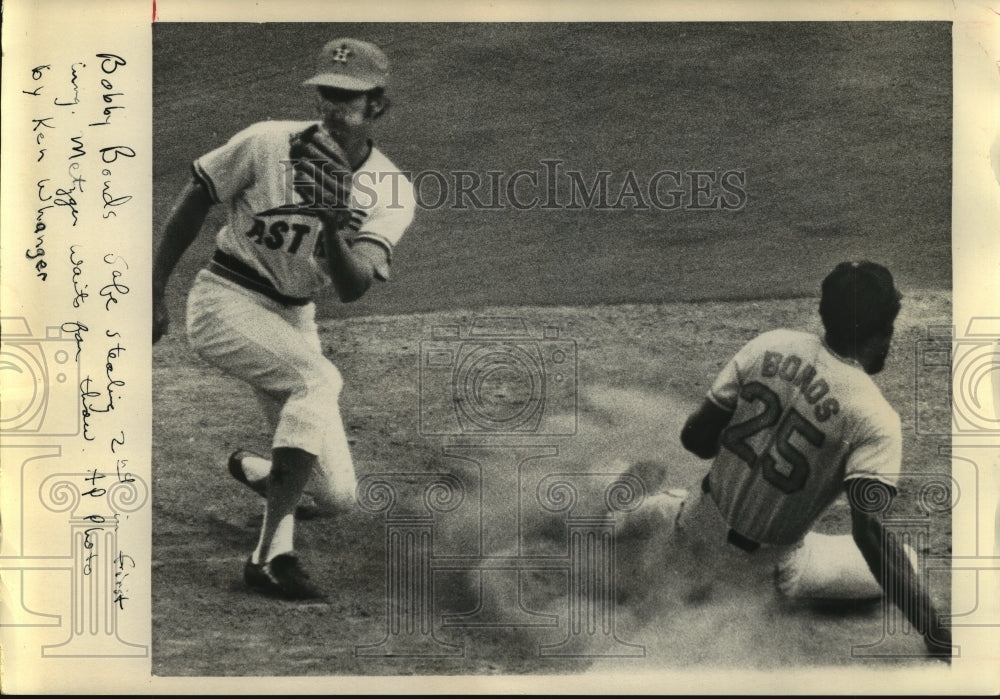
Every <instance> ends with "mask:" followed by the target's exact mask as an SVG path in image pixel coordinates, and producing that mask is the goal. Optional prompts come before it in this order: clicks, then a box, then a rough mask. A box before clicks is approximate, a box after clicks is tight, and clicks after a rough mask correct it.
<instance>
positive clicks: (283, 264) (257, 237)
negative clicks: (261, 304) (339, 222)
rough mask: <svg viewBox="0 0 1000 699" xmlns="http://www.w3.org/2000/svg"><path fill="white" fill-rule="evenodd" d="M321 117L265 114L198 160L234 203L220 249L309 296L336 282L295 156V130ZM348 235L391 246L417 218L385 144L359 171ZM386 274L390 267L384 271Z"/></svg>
mask: <svg viewBox="0 0 1000 699" xmlns="http://www.w3.org/2000/svg"><path fill="white" fill-rule="evenodd" d="M313 123H314V122H306V121H264V122H259V123H257V124H254V125H252V126H250V127H248V128H246V129H244V130H243V131H240V132H239V133H238V134H236V135H235V136H233V137H232V138H231V139H230V140H229V142H228V143H226V144H224V145H222V146H220V147H219V148H216V149H215V150H213V151H211V152H209V153H206V154H205V155H203V156H201V157H200V158H198V159H197V160H196V161H195V162H194V172H195V175H196V176H197V177H198V178H199V179H201V181H202V182H204V183H205V185H206V187H207V188H208V190H209V194H210V195H211V197H212V199H213V200H214V201H215V202H216V203H221V204H223V205H224V206H225V207H226V222H225V225H223V226H222V228H221V229H220V230H219V233H218V236H217V238H216V242H217V245H218V248H219V249H220V250H221V251H222V252H224V253H226V254H229V255H232V256H234V257H236V258H238V259H239V260H241V261H242V262H244V263H246V264H248V265H250V266H251V267H252V268H253V269H254V270H255V271H256V272H258V273H259V274H261V275H262V276H264V277H265V278H266V279H267V280H268V281H270V282H271V284H273V286H274V287H275V288H276V289H277V290H278V291H279V292H281V293H282V294H284V295H286V296H291V297H297V298H308V297H310V296H311V295H312V294H313V293H314V292H315V291H316V290H318V289H319V288H320V287H322V286H325V285H326V284H329V281H330V280H329V278H328V277H327V275H326V272H325V267H326V266H325V265H323V264H321V263H320V262H319V261H317V259H316V255H315V254H314V253H315V252H316V250H317V246H318V243H319V241H320V235H319V232H320V225H319V220H318V219H317V218H316V216H315V215H313V214H311V213H310V212H309V211H308V210H306V209H301V208H299V205H300V204H301V203H302V199H301V197H300V196H299V195H298V194H297V193H296V192H295V191H294V188H293V186H292V181H293V180H292V171H291V168H290V161H289V146H290V139H291V137H292V136H293V135H294V134H296V133H299V132H301V131H302V130H304V129H305V128H306V127H308V126H310V125H311V124H313ZM353 184H354V186H353V187H352V190H351V203H350V208H351V223H350V227H351V229H352V231H353V233H352V234H349V235H348V237H349V238H352V239H354V240H361V239H363V240H368V241H371V242H373V243H375V244H376V245H379V246H380V247H382V248H384V249H385V251H386V256H387V259H388V258H389V257H390V256H391V252H392V247H393V246H394V245H395V244H396V243H397V242H398V241H399V239H400V238H401V237H402V235H403V233H404V232H405V230H406V228H407V227H408V226H409V225H410V222H411V221H412V220H413V213H414V209H415V199H414V195H413V186H412V184H411V183H410V181H409V180H408V179H407V178H406V177H405V176H404V175H403V174H402V173H401V172H399V171H398V170H397V169H396V166H395V165H393V164H392V162H391V161H390V160H389V159H388V158H387V157H386V156H385V155H384V154H383V153H382V152H381V151H379V150H378V149H377V148H375V147H374V146H373V147H372V149H371V154H370V155H369V156H368V159H367V160H366V161H365V162H364V163H363V164H362V165H361V167H360V168H358V170H356V171H355V172H354V173H353ZM376 271H377V272H379V273H380V276H384V275H385V274H387V273H388V269H387V267H386V268H385V269H384V270H376Z"/></svg>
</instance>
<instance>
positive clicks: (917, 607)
mask: <svg viewBox="0 0 1000 699" xmlns="http://www.w3.org/2000/svg"><path fill="white" fill-rule="evenodd" d="M892 497H893V491H892V488H891V487H890V486H888V485H886V484H885V483H882V482H881V481H878V480H875V479H871V478H855V479H851V481H850V482H849V484H848V500H849V502H850V504H851V520H852V532H851V533H852V534H853V536H854V542H855V543H856V544H857V545H858V549H860V551H861V554H862V555H863V556H864V558H865V561H866V562H867V563H868V567H869V568H870V569H871V571H872V574H873V575H874V576H875V579H876V580H878V581H880V582H881V584H882V589H883V591H884V593H885V596H886V599H887V600H888V601H889V602H890V603H892V604H895V605H896V606H897V607H899V609H900V610H902V612H903V613H904V614H905V615H906V618H907V620H908V621H909V622H910V624H911V625H912V626H913V628H915V629H916V630H917V631H918V632H920V633H921V634H923V636H924V644H925V645H926V646H927V650H928V651H929V652H930V653H931V654H932V655H935V656H941V657H945V658H950V657H951V631H950V629H949V628H948V627H947V626H945V625H944V623H943V621H942V619H941V616H940V615H939V614H938V612H937V610H936V609H935V608H934V603H933V602H932V601H931V599H930V596H929V595H928V593H927V590H926V589H925V588H924V586H923V585H922V584H921V583H920V579H919V578H918V576H917V573H916V571H914V570H913V567H912V566H911V565H910V561H909V558H908V557H907V555H906V553H905V551H904V550H903V548H902V546H900V544H899V542H898V541H897V540H896V537H895V536H893V533H892V532H891V531H889V530H887V529H886V528H885V527H883V526H882V520H881V513H882V512H884V511H885V510H886V509H887V507H882V505H886V504H887V503H889V502H891V501H892ZM872 502H874V503H878V504H879V506H880V507H879V511H878V512H871V511H870V508H866V507H865V504H866V503H872Z"/></svg>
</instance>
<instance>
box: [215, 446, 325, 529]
mask: <svg viewBox="0 0 1000 699" xmlns="http://www.w3.org/2000/svg"><path fill="white" fill-rule="evenodd" d="M246 456H258V455H257V454H254V453H253V452H252V451H247V450H246V449H237V450H236V451H234V452H233V453H232V454H230V455H229V462H228V466H229V475H231V476H232V477H233V478H235V479H236V480H237V481H239V482H240V483H242V484H243V485H245V486H246V487H248V488H250V490H252V491H253V492H255V493H257V494H258V495H260V496H261V497H262V498H266V497H267V478H261V479H259V480H256V481H252V480H250V479H249V478H247V474H246V472H245V471H244V470H243V458H244V457H246ZM322 514H323V509H322V508H321V507H320V506H319V505H318V504H317V503H316V499H315V498H313V496H312V495H309V494H308V493H302V497H301V498H299V504H298V505H297V506H296V507H295V519H303V520H305V519H316V518H317V517H320V516H322Z"/></svg>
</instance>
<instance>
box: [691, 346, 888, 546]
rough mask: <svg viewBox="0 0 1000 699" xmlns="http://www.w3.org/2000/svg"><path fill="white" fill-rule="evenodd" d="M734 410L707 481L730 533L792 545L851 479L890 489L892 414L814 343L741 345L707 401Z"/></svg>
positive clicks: (854, 370)
mask: <svg viewBox="0 0 1000 699" xmlns="http://www.w3.org/2000/svg"><path fill="white" fill-rule="evenodd" d="M708 397H709V399H710V400H711V401H712V402H714V403H715V404H717V405H718V406H719V407H721V408H723V409H725V410H730V411H733V416H732V419H731V421H730V423H729V425H728V427H726V429H725V430H723V432H722V440H721V442H722V448H721V449H720V450H719V454H718V455H717V456H716V458H715V461H714V463H713V464H712V469H711V472H710V474H709V479H710V490H711V493H712V497H713V499H714V500H715V501H716V504H717V505H718V506H719V510H720V511H721V512H722V514H723V516H724V517H725V518H726V520H727V521H728V522H729V526H730V527H732V528H733V529H734V530H735V531H736V532H737V533H739V534H742V535H743V536H745V537H747V538H749V539H752V540H753V541H756V542H758V543H762V544H776V545H781V544H792V543H795V542H796V541H798V540H799V539H800V538H802V537H803V536H804V535H805V534H806V532H807V531H808V530H809V527H810V526H811V524H812V523H813V522H814V521H815V519H816V518H817V517H818V516H819V515H820V513H821V512H822V511H823V510H824V509H825V508H826V507H827V506H828V505H829V504H830V503H831V502H832V501H833V500H834V499H835V498H836V497H837V495H838V494H840V493H842V492H843V490H844V484H845V481H846V480H849V479H851V478H859V477H866V478H874V479H877V480H880V481H882V482H884V483H887V484H889V485H892V486H895V483H896V481H897V479H898V477H899V471H900V467H901V461H902V432H901V428H900V421H899V415H898V414H897V413H896V412H895V411H894V410H893V409H892V407H891V406H890V405H889V403H888V401H886V400H885V398H884V397H883V396H882V393H881V392H880V391H879V390H878V387H876V386H875V383H874V382H873V381H872V379H871V377H870V376H868V375H867V374H866V373H865V372H864V370H863V369H862V368H861V367H860V365H858V364H857V363H856V362H854V361H852V360H848V359H845V358H843V357H840V356H838V355H837V354H835V353H834V352H833V351H831V350H830V349H829V348H828V347H827V346H826V345H825V343H824V342H823V341H822V340H820V338H818V337H816V336H815V335H812V334H809V333H804V332H795V331H792V330H774V331H771V332H767V333H764V334H763V335H760V336H758V337H757V338H755V339H753V340H751V341H750V342H748V343H747V344H746V345H744V347H743V348H742V349H741V350H740V351H739V352H738V353H737V354H736V356H734V357H733V359H732V360H731V361H730V362H729V364H728V365H727V366H726V367H725V368H724V369H723V370H722V373H721V374H720V375H719V376H718V378H717V379H716V381H715V383H714V384H713V385H712V388H711V390H710V391H709V395H708Z"/></svg>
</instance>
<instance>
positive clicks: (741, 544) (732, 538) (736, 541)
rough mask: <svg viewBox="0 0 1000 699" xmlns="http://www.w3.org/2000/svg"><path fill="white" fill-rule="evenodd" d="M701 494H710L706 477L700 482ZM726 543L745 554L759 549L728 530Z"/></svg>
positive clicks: (754, 542) (736, 533)
mask: <svg viewBox="0 0 1000 699" xmlns="http://www.w3.org/2000/svg"><path fill="white" fill-rule="evenodd" d="M701 492H703V493H705V495H708V494H709V493H711V492H712V486H711V484H710V483H709V481H708V475H706V476H705V478H703V479H702V481H701ZM726 541H728V542H729V543H730V544H732V545H733V546H735V547H736V548H740V549H743V550H744V551H746V552H747V553H753V552H754V551H756V550H757V549H759V548H760V544H758V543H757V542H756V541H754V540H753V539H748V538H746V537H745V536H743V535H742V534H740V533H739V532H738V531H736V530H735V529H730V530H729V533H727V534H726Z"/></svg>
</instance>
